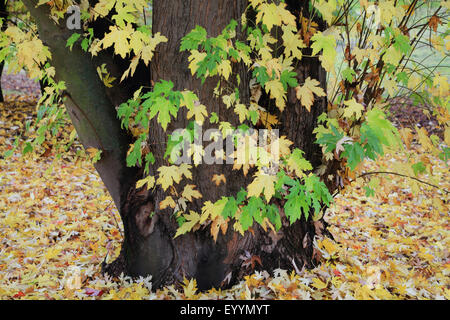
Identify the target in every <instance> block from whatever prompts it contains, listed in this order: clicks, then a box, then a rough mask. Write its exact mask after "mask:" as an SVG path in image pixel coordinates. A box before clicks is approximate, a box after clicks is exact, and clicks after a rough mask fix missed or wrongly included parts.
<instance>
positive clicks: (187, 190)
mask: <svg viewBox="0 0 450 320" xmlns="http://www.w3.org/2000/svg"><path fill="white" fill-rule="evenodd" d="M194 188H195V185H193V184H188V185H186V186H185V187H184V190H183V193H182V194H181V196H182V197H183V198H185V199H187V200H188V201H190V202H192V199H193V198H194V199H200V198H201V197H202V194H201V193H200V192H198V191H197V190H194Z"/></svg>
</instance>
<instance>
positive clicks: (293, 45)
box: [282, 26, 306, 60]
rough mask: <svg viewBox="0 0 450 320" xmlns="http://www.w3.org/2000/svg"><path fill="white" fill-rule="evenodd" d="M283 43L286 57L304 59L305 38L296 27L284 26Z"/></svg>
mask: <svg viewBox="0 0 450 320" xmlns="http://www.w3.org/2000/svg"><path fill="white" fill-rule="evenodd" d="M282 30H283V36H282V39H283V44H284V54H285V55H286V57H289V56H293V57H295V58H297V59H298V60H301V59H302V49H303V48H305V47H306V45H305V43H304V42H303V40H302V39H301V38H300V35H299V34H296V33H295V32H296V31H297V30H296V28H295V27H292V26H283V27H282Z"/></svg>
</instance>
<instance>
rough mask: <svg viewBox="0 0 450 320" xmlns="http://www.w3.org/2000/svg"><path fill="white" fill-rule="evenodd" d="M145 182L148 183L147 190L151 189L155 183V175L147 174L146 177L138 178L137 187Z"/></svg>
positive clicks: (140, 186)
mask: <svg viewBox="0 0 450 320" xmlns="http://www.w3.org/2000/svg"><path fill="white" fill-rule="evenodd" d="M145 184H147V190H150V188H153V186H154V185H155V177H153V176H147V177H146V178H144V179H141V180H138V181H137V182H136V189H140V188H142V187H143V186H144V185H145Z"/></svg>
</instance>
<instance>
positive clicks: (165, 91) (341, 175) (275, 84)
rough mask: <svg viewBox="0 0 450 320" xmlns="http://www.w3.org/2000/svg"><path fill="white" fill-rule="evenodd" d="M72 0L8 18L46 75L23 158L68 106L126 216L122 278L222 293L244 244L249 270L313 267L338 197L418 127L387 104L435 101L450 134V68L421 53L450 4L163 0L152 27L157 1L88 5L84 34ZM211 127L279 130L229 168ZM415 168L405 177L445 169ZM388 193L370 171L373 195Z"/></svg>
mask: <svg viewBox="0 0 450 320" xmlns="http://www.w3.org/2000/svg"><path fill="white" fill-rule="evenodd" d="M73 3H75V2H73V1H57V0H55V1H32V0H22V1H17V2H15V3H14V5H15V6H18V7H23V6H24V7H25V8H26V12H27V13H26V14H25V15H26V16H27V17H26V18H27V19H29V21H30V22H29V23H26V24H23V25H21V24H13V23H11V24H4V26H7V27H6V28H4V32H2V33H1V39H0V41H1V42H0V43H1V44H2V46H3V48H4V49H2V51H1V57H2V60H5V59H6V61H8V63H9V67H10V68H11V69H13V70H14V69H17V70H18V69H20V68H26V69H27V71H28V72H29V74H30V76H31V77H38V78H40V79H42V80H43V81H44V82H45V83H46V86H47V87H46V88H45V93H44V95H43V96H42V98H41V100H40V102H39V108H40V109H39V110H40V114H39V113H38V123H37V125H38V127H37V129H36V133H37V135H36V137H34V139H32V140H30V141H28V142H27V143H26V144H25V146H24V147H23V150H24V153H28V152H30V151H32V149H33V147H34V146H35V145H39V144H42V143H43V141H44V140H45V134H46V131H47V130H50V131H54V132H57V131H58V128H59V127H60V126H61V123H62V122H61V119H63V118H64V117H67V116H69V117H70V119H71V121H72V123H73V125H74V126H75V128H76V133H75V131H74V133H73V135H71V137H70V140H73V139H74V138H75V135H78V137H79V139H80V141H81V143H82V144H83V145H84V147H85V149H86V152H87V153H88V154H89V155H90V157H91V159H92V160H93V162H95V167H96V169H97V171H98V172H99V174H100V176H101V178H102V180H103V182H104V183H105V185H106V187H107V188H108V191H109V192H110V194H111V196H112V198H113V200H114V203H115V205H116V207H117V208H118V209H119V211H120V215H121V218H122V222H123V225H124V236H125V237H124V242H123V244H122V250H121V253H120V255H119V257H118V258H117V259H116V260H115V261H114V262H112V263H111V264H109V265H106V266H105V271H106V272H108V273H109V274H112V275H116V276H117V275H119V274H120V273H121V272H124V273H125V274H129V275H132V276H139V275H148V274H151V275H152V276H153V281H154V283H155V284H156V285H157V286H161V285H166V284H171V283H175V282H180V283H181V282H182V281H183V279H184V278H185V277H188V278H191V277H193V278H196V279H197V281H198V284H199V287H200V288H209V287H212V286H220V285H222V286H227V285H230V284H233V283H235V282H236V281H237V280H239V279H241V278H242V277H243V276H244V275H246V274H247V273H248V271H249V270H248V269H247V268H242V263H243V261H242V258H241V257H242V254H243V253H246V254H247V255H250V256H248V257H247V258H248V259H247V260H249V261H251V263H248V264H247V266H248V265H251V266H252V269H254V268H255V267H256V268H258V266H259V267H261V268H262V269H264V270H269V271H271V270H274V269H276V268H280V267H281V268H285V269H299V268H300V269H301V268H302V267H307V268H309V267H312V266H314V265H316V264H317V263H318V262H319V256H320V254H318V252H317V250H316V249H315V248H314V241H315V239H316V238H317V237H322V236H324V235H329V232H328V230H327V223H326V222H325V221H324V219H323V213H324V210H325V209H326V208H327V207H328V206H329V205H330V203H331V202H332V201H333V196H332V195H333V194H335V193H337V192H339V190H341V189H342V188H343V187H344V186H345V185H348V184H350V183H351V181H352V180H355V179H357V177H358V176H361V177H362V176H369V175H368V174H367V173H362V171H361V170H362V166H361V164H362V161H363V160H364V159H365V158H370V159H373V160H375V159H377V158H378V157H379V156H381V155H383V154H384V153H385V150H399V149H401V148H402V139H403V140H404V141H408V139H411V138H410V136H411V135H410V133H408V132H407V131H399V130H398V129H397V128H396V127H395V126H394V125H393V124H392V123H391V122H390V121H389V120H388V119H387V115H386V111H387V110H388V107H389V103H388V101H389V100H388V98H391V97H392V96H394V95H396V94H398V92H401V88H402V89H403V88H404V90H405V91H410V92H412V94H411V96H412V98H413V99H415V100H416V101H419V102H421V103H423V102H426V103H428V104H429V105H430V106H431V107H432V109H431V112H432V113H433V114H434V115H435V116H436V117H437V118H438V120H439V122H440V123H441V124H442V125H443V126H444V127H445V133H444V137H443V140H444V142H445V144H446V145H447V146H448V145H449V144H450V143H449V138H450V136H449V133H450V131H449V126H448V118H449V107H448V106H449V104H448V102H449V100H448V99H449V95H448V91H449V90H448V81H447V78H446V76H445V75H442V74H440V73H438V72H435V70H432V71H431V72H428V73H427V71H429V70H425V71H423V70H420V68H417V65H415V64H414V61H413V58H412V54H413V52H414V48H415V47H416V46H417V44H418V43H420V41H421V39H422V37H423V35H424V33H425V32H426V31H429V33H430V39H431V40H430V45H431V46H432V47H433V48H435V50H437V51H440V52H443V54H444V55H445V54H446V52H447V51H448V37H449V35H448V31H446V32H443V33H440V32H438V27H439V26H440V25H443V24H444V21H445V19H446V15H447V14H448V10H449V5H448V2H445V1H443V2H442V3H441V2H434V3H431V4H430V8H431V9H432V10H433V13H432V15H431V16H430V17H427V21H426V22H422V23H419V22H417V21H416V20H414V19H413V18H412V17H413V16H414V13H415V11H416V10H419V9H420V6H422V4H420V3H419V2H418V1H414V0H411V1H399V2H397V1H378V2H377V3H376V4H377V7H376V9H377V10H378V12H379V17H377V16H376V15H375V14H374V13H373V12H372V10H371V8H372V7H373V5H375V2H373V3H372V2H370V1H344V0H330V1H325V0H319V1H311V2H310V1H293V0H292V1H266V0H250V1H244V0H238V1H234V2H233V3H232V4H230V3H229V1H225V0H223V1H222V0H217V1H212V2H211V3H210V5H209V6H205V5H204V1H201V0H192V1H187V2H186V1H178V0H177V1H170V2H167V1H166V2H164V1H153V2H152V5H151V8H152V19H151V26H150V25H148V24H147V23H146V20H147V17H146V15H145V8H147V7H148V3H147V1H128V0H99V1H95V0H92V1H91V0H90V1H81V2H80V3H79V5H80V8H81V11H82V14H81V18H82V20H83V28H82V30H78V31H74V30H70V29H68V28H67V27H66V25H65V23H64V17H65V13H66V11H67V8H68V6H69V5H71V4H73ZM142 13H143V14H142ZM378 18H379V19H378ZM376 20H378V21H376ZM33 23H35V24H36V25H33ZM369 23H370V25H369ZM377 23H378V25H377ZM30 25H31V26H30ZM4 26H3V27H4ZM340 49H342V50H341V51H343V52H342V56H338V54H339V50H340ZM339 59H340V60H339ZM339 62H341V63H340V66H339ZM411 64H412V67H411ZM336 65H338V68H336ZM343 68H345V69H343ZM394 88H395V89H394ZM200 126H201V127H202V130H204V131H205V130H207V129H213V128H216V129H218V132H217V134H219V135H220V136H222V138H225V137H226V136H227V132H228V131H229V130H234V131H236V130H238V129H239V130H240V132H244V133H245V134H238V135H237V136H235V138H236V139H237V141H236V142H235V143H236V144H238V145H239V144H240V143H241V142H242V140H241V139H243V140H246V141H248V140H251V141H252V140H253V141H255V140H256V139H257V138H256V137H255V136H254V135H252V134H250V135H247V134H246V133H248V132H251V130H250V128H252V127H254V128H258V129H264V128H267V129H270V128H276V129H278V130H279V132H280V137H279V138H278V139H272V138H270V139H269V140H270V143H269V145H268V146H266V147H267V148H264V147H260V146H259V147H258V146H257V145H256V144H250V146H249V144H244V145H245V149H244V150H243V151H244V155H243V156H244V158H245V160H247V161H244V163H241V162H238V161H237V160H238V159H239V157H240V156H241V155H239V154H238V152H236V153H234V154H228V155H226V154H220V153H216V154H215V158H217V159H221V160H225V158H232V159H234V160H235V161H234V162H233V163H232V164H229V163H227V164H223V162H220V163H217V162H215V163H213V164H207V163H205V162H202V161H201V158H202V156H203V155H204V154H205V152H206V145H203V144H201V143H200V144H196V143H195V140H196V135H197V131H196V130H197V128H198V127H200ZM177 129H181V133H180V134H175V133H173V134H172V132H174V131H175V130H177ZM418 131H419V139H420V142H421V143H422V144H423V145H424V146H426V147H427V148H428V149H429V150H430V152H433V153H435V154H436V155H439V157H441V158H443V159H445V160H447V159H448V158H449V148H448V147H447V146H445V145H444V146H443V145H442V144H440V138H439V137H437V136H433V135H431V136H429V135H428V134H427V132H424V131H423V130H421V129H420V130H418ZM215 137H216V138H213V139H218V138H217V136H215ZM274 144H276V145H277V146H278V147H279V150H280V152H279V154H278V156H279V157H278V158H273V157H271V155H270V151H269V150H268V149H269V148H270V147H272V146H273V145H274ZM186 146H187V147H186ZM15 147H17V145H16V146H15ZM252 148H253V149H254V150H253V149H252ZM252 151H255V152H252ZM9 152H10V153H12V152H13V150H9ZM183 153H186V154H188V155H189V156H190V157H192V159H193V162H190V163H182V164H177V163H176V161H175V160H176V159H174V158H173V157H172V155H174V154H175V156H176V157H175V158H177V157H178V156H180V155H181V154H183ZM248 154H250V155H255V154H256V156H254V157H255V158H252V159H249V158H248V157H250V156H248ZM250 160H252V161H250ZM241 170H242V172H241ZM405 170H409V171H408V172H404V173H402V172H397V173H398V174H404V175H407V176H414V177H417V176H418V174H419V173H424V172H427V171H428V172H431V170H432V167H431V163H425V162H422V161H420V162H416V163H412V164H411V165H410V166H408V168H407V169H405ZM416 179H417V178H416ZM374 188H376V181H375V180H371V181H370V182H369V183H368V184H367V189H366V191H367V192H368V193H371V192H372V191H373V189H374ZM330 250H331V249H330ZM331 251H332V250H331ZM255 261H256V262H257V263H255ZM317 285H318V286H320V285H322V284H321V283H317Z"/></svg>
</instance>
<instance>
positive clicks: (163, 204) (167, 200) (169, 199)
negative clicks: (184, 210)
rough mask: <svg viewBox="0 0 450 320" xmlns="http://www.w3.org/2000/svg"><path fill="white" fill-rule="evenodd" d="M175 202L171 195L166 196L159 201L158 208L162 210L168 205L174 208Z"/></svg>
mask: <svg viewBox="0 0 450 320" xmlns="http://www.w3.org/2000/svg"><path fill="white" fill-rule="evenodd" d="M175 206H176V203H175V201H174V200H173V199H172V197H171V196H167V197H166V198H165V199H164V200H163V201H161V202H160V203H159V209H160V210H164V209H166V208H168V207H171V208H172V209H173V208H175Z"/></svg>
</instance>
